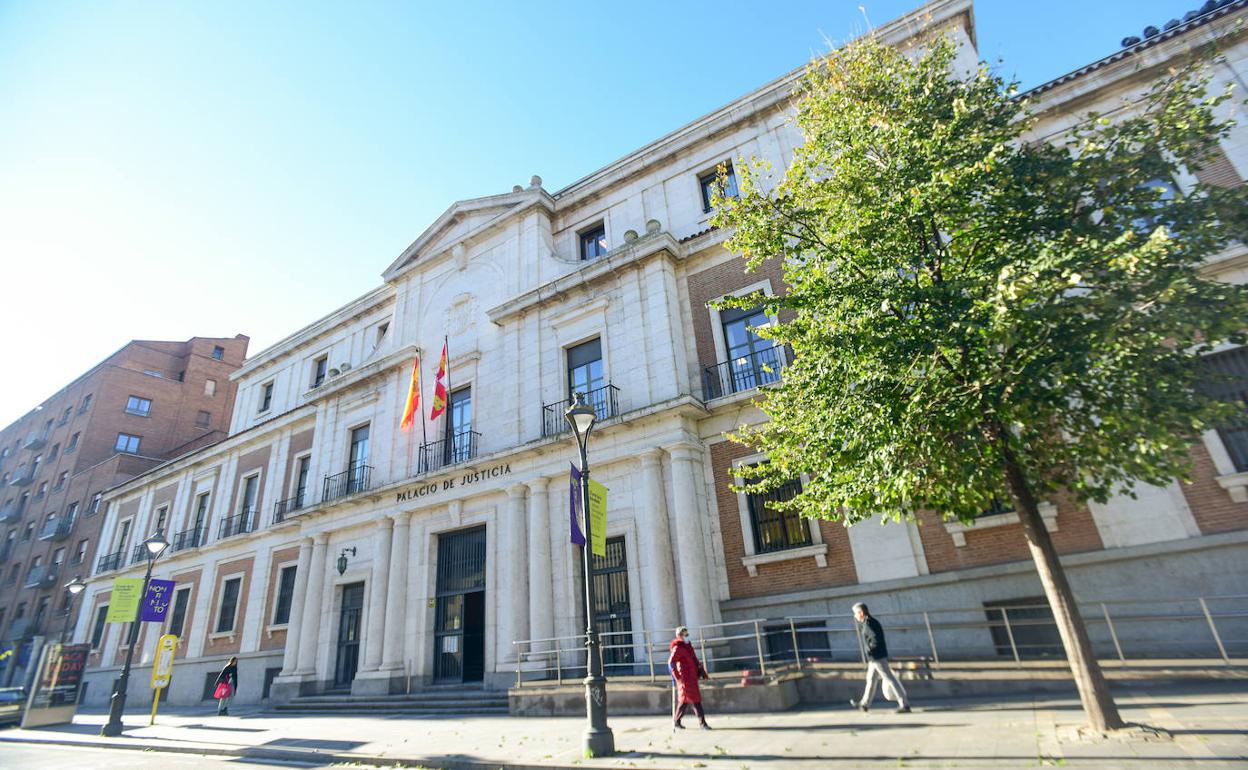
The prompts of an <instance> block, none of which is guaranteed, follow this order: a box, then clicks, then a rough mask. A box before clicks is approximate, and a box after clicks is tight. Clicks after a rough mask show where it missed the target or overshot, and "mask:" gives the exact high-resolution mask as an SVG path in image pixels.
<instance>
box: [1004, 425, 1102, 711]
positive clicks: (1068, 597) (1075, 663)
mask: <svg viewBox="0 0 1248 770" xmlns="http://www.w3.org/2000/svg"><path fill="white" fill-rule="evenodd" d="M1001 444H1002V446H1003V453H1004V455H1005V476H1006V484H1007V486H1008V487H1009V491H1010V498H1011V500H1012V501H1013V503H1014V510H1016V511H1018V520H1019V523H1021V524H1022V525H1023V534H1024V535H1025V536H1026V538H1027V547H1028V548H1029V549H1031V558H1032V560H1033V561H1035V563H1036V572H1038V573H1040V583H1041V585H1043V586H1044V595H1045V597H1046V598H1047V599H1048V600H1049V607H1050V608H1051V609H1052V610H1053V619H1054V620H1055V621H1056V622H1057V631H1058V633H1059V634H1061V636H1062V646H1063V647H1064V648H1065V649H1066V659H1067V660H1068V661H1070V672H1071V674H1073V675H1074V677H1075V687H1077V688H1078V689H1079V700H1081V701H1082V702H1083V710H1084V712H1086V713H1087V715H1088V721H1089V722H1091V724H1092V728H1093V729H1095V730H1100V731H1104V730H1116V729H1118V728H1120V727H1122V726H1123V721H1122V717H1120V716H1118V707H1117V706H1116V705H1114V699H1113V697H1112V696H1111V695H1110V694H1109V685H1108V684H1107V683H1106V682H1105V676H1104V674H1102V673H1101V666H1100V664H1099V663H1097V661H1096V656H1095V655H1094V654H1093V652H1092V641H1091V640H1090V639H1089V638H1088V630H1087V628H1086V627H1085V626H1084V624H1083V618H1082V617H1080V615H1079V608H1078V607H1077V606H1076V605H1075V595H1074V592H1072V591H1071V590H1070V583H1069V582H1067V580H1066V572H1065V571H1064V570H1063V569H1062V564H1061V562H1060V561H1058V558H1057V550H1056V549H1055V548H1054V547H1053V540H1052V539H1051V538H1050V537H1049V531H1048V530H1047V529H1045V526H1044V521H1043V519H1041V518H1040V511H1039V509H1038V508H1037V507H1036V498H1035V496H1034V495H1032V493H1031V485H1030V484H1028V483H1027V479H1026V477H1025V476H1024V475H1023V471H1022V467H1021V466H1020V465H1019V462H1018V458H1017V457H1016V456H1015V454H1014V452H1013V451H1012V450H1011V448H1010V447H1009V446H1008V439H1005V438H1004V437H1003V438H1002V440H1001Z"/></svg>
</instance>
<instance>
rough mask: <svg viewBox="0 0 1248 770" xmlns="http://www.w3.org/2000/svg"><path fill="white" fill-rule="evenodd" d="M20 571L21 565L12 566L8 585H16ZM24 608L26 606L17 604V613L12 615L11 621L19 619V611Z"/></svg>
mask: <svg viewBox="0 0 1248 770" xmlns="http://www.w3.org/2000/svg"><path fill="white" fill-rule="evenodd" d="M21 571H22V565H21V564H14V565H13V569H11V570H9V582H10V583H16V582H17V576H18V574H19V573H20V572H21ZM25 606H26V605H25V604H19V605H17V607H18V612H17V613H14V615H13V619H14V620H17V619H18V618H20V617H21V611H22V608H23V607H25Z"/></svg>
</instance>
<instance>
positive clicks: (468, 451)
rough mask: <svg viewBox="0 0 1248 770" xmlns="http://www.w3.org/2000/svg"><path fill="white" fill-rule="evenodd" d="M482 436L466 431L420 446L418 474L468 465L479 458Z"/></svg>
mask: <svg viewBox="0 0 1248 770" xmlns="http://www.w3.org/2000/svg"><path fill="white" fill-rule="evenodd" d="M480 438H481V434H480V433H477V432H476V431H475V430H465V431H461V432H459V433H456V434H455V435H453V436H447V437H446V438H444V439H442V440H441V441H430V442H429V443H428V444H421V446H420V463H419V466H418V467H417V469H416V472H417V473H430V472H431V471H436V470H438V469H439V468H445V467H447V466H451V465H458V464H460V463H466V462H468V461H469V460H471V459H472V458H474V457H476V456H477V444H478V442H479V440H480Z"/></svg>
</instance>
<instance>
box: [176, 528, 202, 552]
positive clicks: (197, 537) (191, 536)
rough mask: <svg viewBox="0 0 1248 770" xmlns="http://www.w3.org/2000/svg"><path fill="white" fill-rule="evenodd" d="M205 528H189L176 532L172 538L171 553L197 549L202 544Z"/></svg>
mask: <svg viewBox="0 0 1248 770" xmlns="http://www.w3.org/2000/svg"><path fill="white" fill-rule="evenodd" d="M206 530H207V528H206V527H202V526H200V527H191V528H190V529H184V530H182V531H181V532H177V533H175V534H174V536H173V543H171V544H170V545H171V548H170V550H171V551H173V552H177V551H185V550H186V549H188V548H198V547H199V546H201V545H203V544H204V532H205V531H206Z"/></svg>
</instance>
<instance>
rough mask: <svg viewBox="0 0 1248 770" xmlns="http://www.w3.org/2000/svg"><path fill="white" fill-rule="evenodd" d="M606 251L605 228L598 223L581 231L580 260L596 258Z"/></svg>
mask: <svg viewBox="0 0 1248 770" xmlns="http://www.w3.org/2000/svg"><path fill="white" fill-rule="evenodd" d="M606 253H607V228H606V226H605V225H603V224H598V225H596V226H594V227H591V228H590V229H588V230H584V231H582V232H581V260H582V261H589V260H591V259H597V258H598V257H601V256H602V255H603V254H606Z"/></svg>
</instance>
